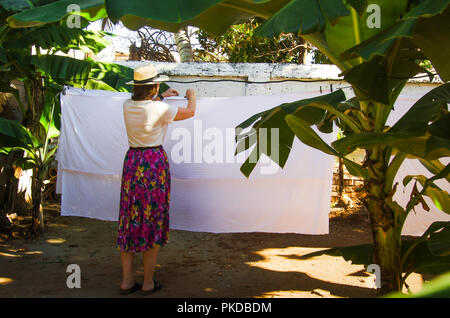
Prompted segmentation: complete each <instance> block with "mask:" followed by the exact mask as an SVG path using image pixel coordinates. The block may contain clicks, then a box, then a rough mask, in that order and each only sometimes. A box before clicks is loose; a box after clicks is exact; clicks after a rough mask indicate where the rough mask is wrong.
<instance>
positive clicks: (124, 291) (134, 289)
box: [120, 282, 142, 295]
mask: <svg viewBox="0 0 450 318" xmlns="http://www.w3.org/2000/svg"><path fill="white" fill-rule="evenodd" d="M141 288H142V285H141V284H138V283H136V282H134V285H133V286H131V287H130V288H128V289H122V288H121V289H120V294H121V295H129V294H131V293H134V292H137V291H138V290H140V289H141Z"/></svg>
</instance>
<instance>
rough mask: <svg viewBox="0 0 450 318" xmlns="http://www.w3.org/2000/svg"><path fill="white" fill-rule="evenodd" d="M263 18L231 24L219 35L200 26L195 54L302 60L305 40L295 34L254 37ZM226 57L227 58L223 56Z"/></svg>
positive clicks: (250, 59)
mask: <svg viewBox="0 0 450 318" xmlns="http://www.w3.org/2000/svg"><path fill="white" fill-rule="evenodd" d="M262 23H263V19H261V18H254V19H251V20H250V21H248V22H245V23H242V24H237V25H234V26H232V27H231V28H230V29H229V30H228V31H227V32H225V33H224V34H222V35H220V36H215V37H214V36H210V35H209V34H208V33H207V32H205V31H202V30H200V31H199V33H198V41H199V44H200V46H201V49H196V54H197V55H200V56H202V57H203V58H204V59H205V60H206V61H208V59H209V57H210V53H211V52H212V53H213V54H214V55H215V56H217V58H216V60H219V61H220V59H221V58H222V59H224V60H227V61H228V62H230V63H298V64H302V63H303V57H304V54H305V52H306V50H305V46H306V45H305V41H304V40H303V39H302V38H301V37H300V36H298V35H295V34H282V35H280V36H278V37H276V38H270V39H267V38H256V37H254V33H255V30H256V29H257V28H258V27H259V26H260V25H261V24H262ZM226 57H228V59H226Z"/></svg>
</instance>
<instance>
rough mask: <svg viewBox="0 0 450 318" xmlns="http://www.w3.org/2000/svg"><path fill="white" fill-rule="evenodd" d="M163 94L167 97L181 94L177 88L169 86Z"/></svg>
mask: <svg viewBox="0 0 450 318" xmlns="http://www.w3.org/2000/svg"><path fill="white" fill-rule="evenodd" d="M161 95H162V97H164V98H166V97H170V96H178V95H179V94H178V92H177V90H175V89H173V88H169V89H167V90H166V91H165V92H164V93H162V94H161Z"/></svg>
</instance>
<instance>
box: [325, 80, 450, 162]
mask: <svg viewBox="0 0 450 318" xmlns="http://www.w3.org/2000/svg"><path fill="white" fill-rule="evenodd" d="M449 103H450V84H449V83H446V84H443V85H441V86H439V87H436V88H434V89H433V90H431V91H430V92H428V93H427V94H425V95H424V96H423V97H422V98H421V99H419V100H418V101H417V102H416V103H415V104H414V105H413V106H412V107H411V108H410V109H409V110H408V111H407V112H406V113H405V114H404V115H403V116H402V117H401V118H400V119H399V120H398V121H397V122H396V123H395V124H394V125H393V126H392V127H391V128H390V129H388V130H387V131H386V132H379V133H378V132H365V133H358V134H351V135H348V136H346V137H344V138H341V139H339V140H336V141H335V142H334V143H333V144H332V146H333V147H334V149H335V150H336V151H337V152H339V153H341V154H343V155H346V154H348V153H351V152H352V151H354V150H355V149H356V148H364V149H367V148H371V147H374V146H378V145H391V146H393V147H396V148H397V149H399V150H401V151H403V152H405V153H407V154H409V155H412V156H415V157H418V158H422V159H426V160H436V159H439V158H442V157H448V156H449V155H450V150H449V149H450V148H449V147H450V136H449V133H448V124H449V120H450V116H449V115H448V104H449ZM430 122H431V123H432V124H431V125H430Z"/></svg>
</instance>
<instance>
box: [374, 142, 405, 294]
mask: <svg viewBox="0 0 450 318" xmlns="http://www.w3.org/2000/svg"><path fill="white" fill-rule="evenodd" d="M368 157H370V158H369V162H371V164H369V165H368V166H369V175H370V177H369V180H367V182H366V190H367V198H366V206H367V209H368V211H369V215H370V223H371V228H372V238H373V247H374V255H373V257H374V258H373V261H374V264H376V265H379V266H380V269H381V277H379V279H380V280H381V288H380V289H379V290H378V294H379V295H385V294H387V293H390V292H393V291H401V289H402V284H401V275H402V272H401V269H400V258H401V240H400V236H399V231H398V229H397V228H396V224H395V212H394V211H393V210H392V209H391V208H390V207H389V205H388V203H389V201H391V200H392V196H390V197H388V196H387V195H385V194H384V191H383V185H384V180H385V172H386V166H387V165H386V164H385V162H384V158H383V156H382V154H381V148H378V149H375V150H374V151H373V153H369V155H368Z"/></svg>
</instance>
